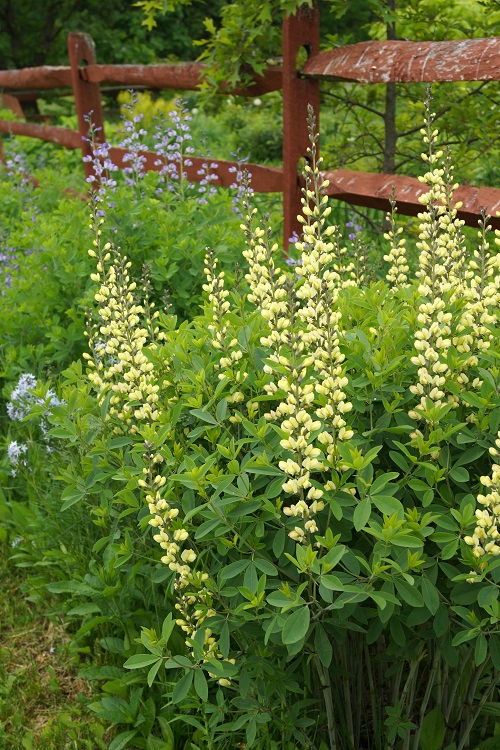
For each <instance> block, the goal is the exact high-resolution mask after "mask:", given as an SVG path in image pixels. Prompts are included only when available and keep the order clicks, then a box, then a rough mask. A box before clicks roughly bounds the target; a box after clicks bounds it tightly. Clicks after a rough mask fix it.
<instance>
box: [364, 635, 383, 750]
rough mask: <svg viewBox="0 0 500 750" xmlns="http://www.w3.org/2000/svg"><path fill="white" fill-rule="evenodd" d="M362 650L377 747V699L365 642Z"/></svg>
mask: <svg viewBox="0 0 500 750" xmlns="http://www.w3.org/2000/svg"><path fill="white" fill-rule="evenodd" d="M363 649H364V654H365V662H366V671H367V674H368V686H369V688H370V701H371V704H372V717H373V736H374V737H375V738H376V742H377V745H378V743H379V742H380V739H381V738H380V736H379V723H378V711H377V708H378V706H377V699H376V693H375V683H374V681H373V672H372V665H371V661H370V651H369V649H368V644H367V643H366V641H365V643H364V646H363ZM378 746H379V745H378ZM379 747H380V746H379Z"/></svg>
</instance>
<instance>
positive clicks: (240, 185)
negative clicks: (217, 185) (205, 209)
mask: <svg viewBox="0 0 500 750" xmlns="http://www.w3.org/2000/svg"><path fill="white" fill-rule="evenodd" d="M231 156H232V157H233V159H236V162H237V166H235V167H229V170H228V171H229V172H231V173H233V174H234V182H233V183H232V184H231V185H230V186H229V187H230V188H232V189H234V190H236V195H235V196H234V198H233V200H232V204H233V211H234V212H235V213H236V214H237V215H238V216H239V218H240V219H242V218H243V213H242V210H243V202H244V200H245V198H246V197H247V196H248V198H249V197H250V196H251V195H252V193H253V192H254V191H253V189H252V188H251V187H250V186H249V184H248V182H249V181H250V179H251V177H252V174H251V172H248V171H247V169H246V166H245V165H246V163H247V162H248V156H241V151H240V149H238V151H237V153H236V154H234V153H232V152H231ZM245 178H246V179H245Z"/></svg>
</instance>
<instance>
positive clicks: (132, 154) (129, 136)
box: [120, 91, 148, 187]
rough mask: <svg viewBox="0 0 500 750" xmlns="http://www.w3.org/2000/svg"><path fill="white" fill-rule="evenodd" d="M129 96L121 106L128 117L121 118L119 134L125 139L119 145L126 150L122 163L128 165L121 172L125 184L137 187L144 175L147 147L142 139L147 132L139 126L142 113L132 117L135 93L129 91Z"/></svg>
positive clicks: (142, 117) (135, 98)
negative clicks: (127, 100) (122, 134)
mask: <svg viewBox="0 0 500 750" xmlns="http://www.w3.org/2000/svg"><path fill="white" fill-rule="evenodd" d="M129 94H130V101H129V102H127V103H126V104H124V105H123V107H124V109H126V110H127V112H128V113H129V115H128V116H127V115H124V116H122V123H123V130H122V131H121V132H122V133H124V134H125V138H124V139H123V141H122V142H121V144H120V145H121V147H122V148H125V149H126V150H127V153H126V154H125V156H124V157H123V162H124V163H126V164H129V165H130V166H128V167H125V168H124V170H123V173H124V174H125V175H126V177H125V184H126V185H130V186H131V187H137V186H138V185H139V182H140V181H141V179H142V178H143V177H144V175H145V174H146V170H145V168H144V165H145V164H146V157H145V156H144V152H145V151H147V150H148V147H147V146H146V144H145V143H144V141H143V140H142V139H143V138H145V137H146V136H147V134H148V131H147V130H146V129H145V128H144V127H142V126H141V124H140V123H141V122H142V120H143V119H144V115H143V114H142V113H140V114H138V115H134V107H135V106H136V104H137V102H138V96H137V93H136V92H135V91H129Z"/></svg>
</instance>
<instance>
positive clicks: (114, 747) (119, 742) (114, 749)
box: [108, 729, 137, 750]
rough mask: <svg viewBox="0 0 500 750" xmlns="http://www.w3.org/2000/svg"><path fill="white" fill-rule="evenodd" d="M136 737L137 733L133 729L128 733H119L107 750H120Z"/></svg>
mask: <svg viewBox="0 0 500 750" xmlns="http://www.w3.org/2000/svg"><path fill="white" fill-rule="evenodd" d="M136 735H137V732H136V730H135V729H131V730H129V731H128V732H120V734H117V735H116V737H115V738H114V740H113V741H112V742H111V743H110V745H109V748H108V750H122V748H124V747H127V745H128V743H129V742H130V740H133V739H134V737H135V736H136Z"/></svg>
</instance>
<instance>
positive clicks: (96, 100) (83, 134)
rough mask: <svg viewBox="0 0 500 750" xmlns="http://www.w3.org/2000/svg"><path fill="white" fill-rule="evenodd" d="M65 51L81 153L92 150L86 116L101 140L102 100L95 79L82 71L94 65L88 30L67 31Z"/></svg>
mask: <svg viewBox="0 0 500 750" xmlns="http://www.w3.org/2000/svg"><path fill="white" fill-rule="evenodd" d="M68 55H69V62H70V65H71V85H72V86H73V94H74V97H75V106H76V114H77V117H78V131H79V133H80V144H81V149H82V156H88V155H90V153H91V147H90V144H89V143H88V141H87V140H86V139H87V137H88V130H89V126H88V122H87V121H86V119H85V118H86V117H87V116H88V115H90V114H91V117H92V122H93V124H94V126H95V127H96V128H99V131H98V133H97V136H96V137H97V140H99V141H104V139H105V135H104V114H103V110H102V102H101V89H100V86H99V84H98V83H92V82H90V81H87V80H85V77H84V71H85V68H86V66H87V65H95V63H96V52H95V44H94V42H93V39H92V37H91V36H90V34H81V33H71V34H69V35H68ZM83 166H84V170H85V176H86V177H89V176H90V175H91V174H92V165H91V164H90V163H88V162H84V164H83Z"/></svg>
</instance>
